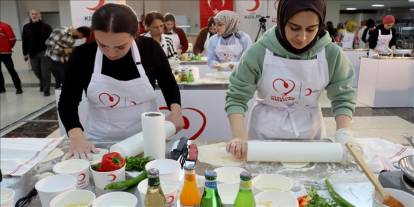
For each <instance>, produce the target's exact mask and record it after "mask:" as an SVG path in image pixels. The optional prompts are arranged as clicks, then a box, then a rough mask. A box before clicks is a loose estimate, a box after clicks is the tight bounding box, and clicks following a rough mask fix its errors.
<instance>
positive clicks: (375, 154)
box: [354, 138, 414, 173]
mask: <svg viewBox="0 0 414 207" xmlns="http://www.w3.org/2000/svg"><path fill="white" fill-rule="evenodd" d="M354 140H355V142H356V143H357V144H358V145H359V146H360V147H361V149H362V153H363V157H364V160H365V162H366V163H367V164H368V166H369V167H370V168H371V169H372V170H373V171H374V172H376V173H379V172H381V171H382V170H397V169H396V168H395V167H394V164H397V166H398V163H397V162H398V161H399V160H400V159H401V158H403V157H405V156H409V155H414V149H413V148H412V147H406V146H403V145H400V144H394V143H392V142H390V141H387V140H385V139H381V138H359V139H354Z"/></svg>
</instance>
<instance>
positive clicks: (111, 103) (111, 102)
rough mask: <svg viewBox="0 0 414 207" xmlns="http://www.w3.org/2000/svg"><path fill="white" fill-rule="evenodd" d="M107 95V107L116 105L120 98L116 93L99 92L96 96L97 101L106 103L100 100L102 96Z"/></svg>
mask: <svg viewBox="0 0 414 207" xmlns="http://www.w3.org/2000/svg"><path fill="white" fill-rule="evenodd" d="M104 95H105V96H107V97H108V101H109V107H111V108H114V107H115V106H116V105H118V103H119V101H120V100H121V98H120V97H119V96H118V95H116V94H112V95H111V94H109V93H105V92H104V93H100V94H99V96H98V98H99V101H100V102H101V103H102V104H103V105H106V104H105V102H104V101H103V100H102V96H104ZM114 97H115V98H116V100H115V99H114Z"/></svg>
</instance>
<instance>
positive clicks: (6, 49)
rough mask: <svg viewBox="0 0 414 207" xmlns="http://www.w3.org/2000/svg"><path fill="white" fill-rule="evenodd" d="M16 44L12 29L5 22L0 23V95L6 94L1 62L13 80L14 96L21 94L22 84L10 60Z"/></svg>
mask: <svg viewBox="0 0 414 207" xmlns="http://www.w3.org/2000/svg"><path fill="white" fill-rule="evenodd" d="M14 44H16V36H14V33H13V29H12V28H11V26H10V25H9V24H7V23H6V22H2V21H0V93H4V92H6V87H5V84H4V77H3V73H2V71H1V63H2V62H3V63H4V65H5V66H6V68H7V71H9V74H10V76H11V78H12V80H13V84H14V87H15V88H16V94H22V93H23V90H22V83H21V81H20V78H19V75H18V74H17V72H16V70H15V69H14V64H13V59H12V49H13V47H14Z"/></svg>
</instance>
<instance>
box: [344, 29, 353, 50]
mask: <svg viewBox="0 0 414 207" xmlns="http://www.w3.org/2000/svg"><path fill="white" fill-rule="evenodd" d="M354 38H355V34H354V33H352V32H345V34H344V38H342V48H344V49H352V48H353V44H354Z"/></svg>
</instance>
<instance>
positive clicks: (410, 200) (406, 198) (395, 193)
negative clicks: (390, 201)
mask: <svg viewBox="0 0 414 207" xmlns="http://www.w3.org/2000/svg"><path fill="white" fill-rule="evenodd" d="M385 192H387V193H389V194H390V195H391V196H392V197H394V198H395V199H397V200H398V201H400V202H401V203H402V204H403V205H404V206H406V207H408V206H414V196H413V195H411V194H409V193H407V192H405V191H402V190H397V189H393V188H385ZM373 200H374V202H373V204H372V206H374V207H386V205H384V204H382V200H380V195H379V194H378V192H376V191H374V199H373Z"/></svg>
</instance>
